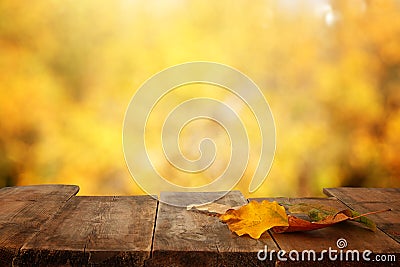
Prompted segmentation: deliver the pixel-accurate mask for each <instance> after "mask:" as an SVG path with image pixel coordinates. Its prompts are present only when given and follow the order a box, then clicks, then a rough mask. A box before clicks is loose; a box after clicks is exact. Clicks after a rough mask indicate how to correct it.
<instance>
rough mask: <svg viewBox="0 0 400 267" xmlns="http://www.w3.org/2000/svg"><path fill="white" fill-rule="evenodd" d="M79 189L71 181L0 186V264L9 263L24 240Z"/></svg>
mask: <svg viewBox="0 0 400 267" xmlns="http://www.w3.org/2000/svg"><path fill="white" fill-rule="evenodd" d="M78 191H79V187H78V186H74V185H35V186H19V187H5V188H2V189H1V190H0V207H1V209H0V265H11V263H12V261H13V258H14V257H15V256H16V255H17V254H18V251H19V249H20V248H21V247H22V246H23V244H24V243H25V241H26V240H28V239H29V238H30V237H31V236H33V235H34V234H35V233H37V232H38V231H39V229H40V226H41V225H42V224H43V223H45V222H46V221H47V220H49V219H50V218H51V217H52V216H53V215H54V214H55V213H56V212H57V211H58V210H59V209H60V208H61V207H62V206H64V205H65V203H66V201H67V200H68V199H69V198H71V197H72V196H74V195H75V194H76V193H77V192H78Z"/></svg>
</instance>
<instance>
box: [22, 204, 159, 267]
mask: <svg viewBox="0 0 400 267" xmlns="http://www.w3.org/2000/svg"><path fill="white" fill-rule="evenodd" d="M156 210H157V200H155V199H154V198H152V197H150V196H130V197H128V196H120V197H112V196H109V197H105V196H101V197H93V196H91V197H86V196H77V197H74V198H72V199H71V200H70V201H68V203H67V205H65V206H64V208H63V209H62V210H61V211H60V212H58V213H57V214H56V215H55V216H54V218H53V219H52V220H51V221H48V222H47V223H46V224H45V225H44V226H43V227H42V230H41V232H40V233H38V234H37V235H36V236H35V237H33V238H32V239H31V240H30V241H29V242H27V243H26V244H25V245H24V246H23V247H22V248H21V252H20V257H19V259H18V261H17V263H18V264H28V263H29V264H37V265H50V266H51V265H104V266H107V265H113V266H115V265H134V266H140V265H143V263H144V260H145V259H146V258H148V257H149V256H150V251H151V242H152V235H153V228H154V221H155V217H156Z"/></svg>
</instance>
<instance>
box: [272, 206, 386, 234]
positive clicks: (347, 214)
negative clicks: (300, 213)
mask: <svg viewBox="0 0 400 267" xmlns="http://www.w3.org/2000/svg"><path fill="white" fill-rule="evenodd" d="M390 210H391V209H386V210H380V211H374V212H368V213H365V214H361V215H360V214H359V213H357V212H356V213H355V212H354V211H351V210H349V209H345V210H342V211H339V212H338V213H336V214H334V215H328V216H326V217H325V218H324V219H322V220H320V221H317V222H310V221H306V220H303V219H300V218H297V217H295V216H292V215H288V221H289V226H287V227H274V228H272V230H273V231H274V232H275V233H287V232H298V231H311V230H316V229H322V228H325V227H329V226H332V225H334V224H337V223H340V222H344V221H348V220H351V221H357V222H361V223H363V224H365V225H367V226H369V227H370V229H371V230H373V227H376V226H375V223H373V222H372V221H371V220H369V219H367V218H366V217H365V216H366V215H370V214H375V213H380V212H385V211H390ZM354 214H358V215H357V216H354ZM353 216H354V217H353ZM361 218H363V219H362V221H360V220H361ZM366 219H367V220H368V222H364V220H366ZM370 223H372V225H368V224H370Z"/></svg>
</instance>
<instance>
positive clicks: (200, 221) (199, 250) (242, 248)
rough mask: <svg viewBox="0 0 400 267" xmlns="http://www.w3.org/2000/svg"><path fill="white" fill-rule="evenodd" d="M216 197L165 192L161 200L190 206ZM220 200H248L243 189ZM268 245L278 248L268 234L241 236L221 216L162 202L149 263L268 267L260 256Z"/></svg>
mask: <svg viewBox="0 0 400 267" xmlns="http://www.w3.org/2000/svg"><path fill="white" fill-rule="evenodd" d="M214 197H215V194H213V193H162V194H161V201H163V200H165V201H170V200H173V201H174V202H175V203H177V202H176V201H177V200H178V202H180V203H182V205H185V206H186V205H190V204H194V203H200V202H202V201H203V200H207V199H209V200H213V199H214ZM216 202H217V203H221V204H227V205H232V206H238V205H242V204H245V203H247V201H246V199H245V198H244V197H243V195H242V194H241V193H240V192H239V191H232V192H230V193H229V194H227V195H226V196H225V197H223V198H221V199H219V200H217V201H216ZM265 245H267V246H268V247H269V248H271V249H275V250H276V249H278V248H277V246H276V245H275V243H274V241H273V239H272V238H271V236H270V235H269V234H268V233H266V234H264V235H263V236H262V238H261V239H259V240H253V239H251V238H250V237H248V236H242V237H238V236H237V235H235V234H232V233H231V232H230V231H229V229H228V227H227V226H226V225H224V224H223V223H221V222H220V221H219V219H218V218H215V217H210V216H207V215H205V214H202V213H199V212H196V211H188V210H186V209H185V208H182V207H175V206H170V205H167V204H164V203H161V202H160V204H159V206H158V213H157V223H156V229H155V234H154V243H153V255H152V256H153V257H152V259H151V260H149V261H148V262H147V263H148V265H149V266H153V265H154V266H159V265H160V264H162V265H163V266H257V265H261V266H265V263H262V262H260V261H258V259H257V252H258V251H259V250H260V249H263V248H264V246H265ZM271 265H273V262H271Z"/></svg>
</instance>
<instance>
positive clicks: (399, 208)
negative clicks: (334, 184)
mask: <svg viewBox="0 0 400 267" xmlns="http://www.w3.org/2000/svg"><path fill="white" fill-rule="evenodd" d="M324 193H325V194H327V195H328V196H333V197H336V198H337V199H339V200H340V201H342V202H343V203H344V204H346V205H347V206H348V207H350V208H351V209H354V210H356V211H358V212H361V213H366V212H370V211H377V210H384V209H388V208H390V209H392V210H391V211H390V212H384V213H378V214H373V215H370V216H369V217H370V218H371V219H372V220H373V221H374V222H375V223H376V225H377V226H378V228H379V229H381V230H382V231H384V232H385V233H386V234H387V235H389V236H390V237H392V238H393V239H395V240H396V241H397V242H400V188H351V187H341V188H325V189H324Z"/></svg>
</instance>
